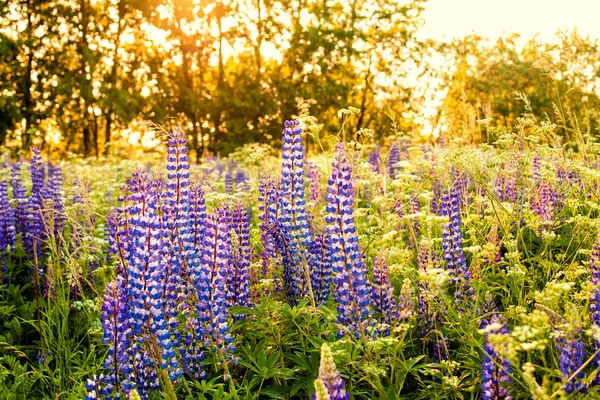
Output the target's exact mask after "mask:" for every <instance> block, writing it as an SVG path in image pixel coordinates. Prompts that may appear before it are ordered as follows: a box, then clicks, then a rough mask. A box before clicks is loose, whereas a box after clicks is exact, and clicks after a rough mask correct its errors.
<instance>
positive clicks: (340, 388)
mask: <svg viewBox="0 0 600 400" xmlns="http://www.w3.org/2000/svg"><path fill="white" fill-rule="evenodd" d="M317 379H320V380H321V381H322V382H323V385H324V386H325V388H326V389H327V392H328V394H329V398H330V399H331V400H348V399H350V394H348V392H346V389H345V388H344V387H345V383H344V380H343V379H342V376H341V374H340V373H339V371H338V370H337V368H336V366H335V362H334V361H333V354H331V349H330V348H329V346H328V345H327V343H323V345H322V346H321V364H320V365H319V375H318V376H317ZM314 398H316V397H314Z"/></svg>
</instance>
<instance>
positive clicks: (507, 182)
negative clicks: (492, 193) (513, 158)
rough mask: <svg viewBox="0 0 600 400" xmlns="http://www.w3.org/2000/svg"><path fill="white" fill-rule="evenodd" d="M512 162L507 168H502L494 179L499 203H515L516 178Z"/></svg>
mask: <svg viewBox="0 0 600 400" xmlns="http://www.w3.org/2000/svg"><path fill="white" fill-rule="evenodd" d="M513 164H514V162H511V164H509V168H508V169H505V168H504V166H503V168H502V169H501V172H500V173H498V176H497V177H496V196H497V197H498V200H500V201H507V202H511V203H514V202H516V201H517V176H516V173H515V172H516V167H515V166H514V165H513Z"/></svg>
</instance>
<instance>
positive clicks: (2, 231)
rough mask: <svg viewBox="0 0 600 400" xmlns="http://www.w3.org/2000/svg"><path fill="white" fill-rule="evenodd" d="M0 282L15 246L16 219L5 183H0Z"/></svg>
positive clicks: (4, 276) (3, 277) (4, 277)
mask: <svg viewBox="0 0 600 400" xmlns="http://www.w3.org/2000/svg"><path fill="white" fill-rule="evenodd" d="M0 205H1V206H0V282H1V281H3V280H4V279H6V271H7V267H6V256H7V253H8V252H10V251H11V250H12V249H13V248H14V246H15V244H16V241H17V239H16V224H17V217H16V215H15V209H14V208H13V207H11V205H10V202H9V199H8V187H7V185H6V182H4V181H0Z"/></svg>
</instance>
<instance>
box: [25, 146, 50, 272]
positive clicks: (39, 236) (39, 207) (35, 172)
mask: <svg viewBox="0 0 600 400" xmlns="http://www.w3.org/2000/svg"><path fill="white" fill-rule="evenodd" d="M31 181H32V187H31V195H30V196H29V200H28V201H27V220H26V221H27V223H26V224H27V228H26V230H25V231H26V233H25V236H24V241H23V242H24V248H25V251H26V252H27V254H28V255H29V258H30V260H32V261H33V259H34V257H37V258H38V259H40V258H41V257H42V243H43V242H44V241H45V240H46V235H45V233H46V232H45V231H46V229H45V226H44V211H43V210H44V202H45V200H46V197H45V188H44V173H43V171H42V157H41V155H40V150H39V149H38V148H37V147H34V148H33V154H32V156H31Z"/></svg>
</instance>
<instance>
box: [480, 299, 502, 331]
mask: <svg viewBox="0 0 600 400" xmlns="http://www.w3.org/2000/svg"><path fill="white" fill-rule="evenodd" d="M497 313H498V307H496V303H495V302H494V297H493V296H492V294H491V293H490V292H485V298H484V300H483V303H482V304H481V308H480V311H479V315H481V317H482V318H481V322H480V323H479V326H480V327H481V329H485V328H486V327H487V326H488V325H489V324H490V323H491V321H492V317H493V316H494V315H496V314H497Z"/></svg>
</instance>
